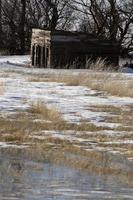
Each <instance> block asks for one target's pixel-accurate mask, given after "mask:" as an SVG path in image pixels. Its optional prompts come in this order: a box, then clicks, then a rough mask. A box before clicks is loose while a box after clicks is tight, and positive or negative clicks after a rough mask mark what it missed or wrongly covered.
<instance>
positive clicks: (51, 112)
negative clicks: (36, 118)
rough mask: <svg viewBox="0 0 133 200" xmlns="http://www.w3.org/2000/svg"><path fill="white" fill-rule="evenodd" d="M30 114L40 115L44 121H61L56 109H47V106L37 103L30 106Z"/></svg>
mask: <svg viewBox="0 0 133 200" xmlns="http://www.w3.org/2000/svg"><path fill="white" fill-rule="evenodd" d="M30 112H31V113H34V114H40V115H42V117H43V118H44V119H46V120H50V121H59V120H61V115H60V114H59V112H58V111H57V109H56V108H48V106H47V105H45V104H43V103H41V102H39V101H38V102H35V103H32V104H31V108H30Z"/></svg>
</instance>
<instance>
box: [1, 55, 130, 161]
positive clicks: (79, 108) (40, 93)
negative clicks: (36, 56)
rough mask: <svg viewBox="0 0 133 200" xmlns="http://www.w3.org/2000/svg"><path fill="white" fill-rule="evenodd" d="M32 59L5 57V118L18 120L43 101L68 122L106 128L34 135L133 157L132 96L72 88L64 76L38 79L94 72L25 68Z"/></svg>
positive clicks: (3, 87)
mask: <svg viewBox="0 0 133 200" xmlns="http://www.w3.org/2000/svg"><path fill="white" fill-rule="evenodd" d="M29 62H30V58H29V56H8V57H7V56H4V57H0V87H1V90H0V117H1V118H2V119H3V118H5V119H7V118H8V119H11V120H13V119H14V118H13V117H14V115H15V113H19V112H20V113H21V112H27V110H28V109H30V107H31V105H32V104H34V103H36V102H39V103H41V104H44V105H47V106H48V108H50V109H56V110H57V111H58V112H59V113H60V115H61V117H62V118H63V119H64V120H65V121H66V122H67V123H73V124H81V123H82V124H83V123H85V124H87V123H88V124H93V125H94V126H95V127H100V128H101V130H100V129H99V128H98V129H97V130H96V131H92V130H90V131H89V130H87V131H85V130H81V131H74V130H64V131H55V130H49V131H46V130H43V131H42V130H41V131H40V132H39V131H38V132H36V133H35V134H34V133H32V137H34V138H38V139H39V140H42V139H44V138H46V137H53V138H59V139H61V140H68V141H71V142H73V144H74V145H77V146H82V148H84V150H86V151H90V150H92V149H95V150H98V151H110V152H111V153H114V154H116V153H118V154H125V155H127V156H128V158H129V159H130V160H131V159H133V154H132V153H133V126H132V123H131V121H132V120H131V118H132V116H133V114H132V111H133V98H132V97H124V96H123V97H119V96H111V95H109V94H108V93H107V92H103V91H99V90H92V89H91V88H89V87H87V86H80V85H78V86H71V85H67V84H65V83H63V82H60V81H59V80H58V82H55V81H54V82H53V81H52V80H51V81H35V80H34V78H36V79H37V77H38V76H44V77H49V76H54V75H55V76H59V75H60V74H67V76H69V75H70V76H72V75H75V74H76V75H77V74H80V73H93V72H92V71H91V72H89V71H88V70H70V71H68V70H53V69H33V68H28V67H27V68H26V67H22V66H23V65H26V66H28V65H29ZM130 72H131V71H130ZM101 73H102V72H101ZM104 73H105V72H104ZM122 76H123V81H124V82H125V84H126V81H130V82H131V81H132V78H133V74H131V73H130V74H123V75H122ZM112 77H114V79H115V73H114V74H113V73H112ZM30 79H31V81H30ZM97 81H98V80H97ZM99 84H100V83H99ZM126 115H127V118H128V119H127V121H126V120H125V119H126ZM128 115H129V116H128ZM6 145H7V144H5V142H3V143H2V142H0V147H5V146H6ZM9 145H10V144H9ZM10 146H11V145H10ZM128 147H130V148H128Z"/></svg>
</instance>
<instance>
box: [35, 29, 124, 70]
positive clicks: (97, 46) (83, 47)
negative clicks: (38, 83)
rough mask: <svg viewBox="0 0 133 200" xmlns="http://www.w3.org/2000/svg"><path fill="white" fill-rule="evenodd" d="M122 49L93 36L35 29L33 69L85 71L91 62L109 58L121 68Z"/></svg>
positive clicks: (115, 44)
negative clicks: (78, 69) (120, 54)
mask: <svg viewBox="0 0 133 200" xmlns="http://www.w3.org/2000/svg"><path fill="white" fill-rule="evenodd" d="M119 51H120V48H119V45H118V44H117V43H113V42H111V41H109V40H106V39H101V38H97V37H95V36H94V35H93V34H88V33H82V32H70V31H59V30H58V31H57V30H56V31H49V30H41V29H33V31H32V42H31V54H32V66H34V67H40V68H64V67H65V68H69V67H70V66H72V65H74V63H76V62H77V63H78V64H79V65H78V64H77V65H76V67H77V68H85V66H86V65H85V64H86V62H87V60H88V59H89V58H91V59H96V58H98V57H102V58H106V59H107V62H109V63H112V64H114V65H118V60H119Z"/></svg>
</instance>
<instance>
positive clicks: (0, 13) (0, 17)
mask: <svg viewBox="0 0 133 200" xmlns="http://www.w3.org/2000/svg"><path fill="white" fill-rule="evenodd" d="M1 6H2V2H1V0H0V48H1V47H2V44H3V41H2V9H1Z"/></svg>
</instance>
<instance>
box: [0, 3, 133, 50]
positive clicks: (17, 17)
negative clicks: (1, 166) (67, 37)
mask: <svg viewBox="0 0 133 200" xmlns="http://www.w3.org/2000/svg"><path fill="white" fill-rule="evenodd" d="M32 28H42V29H50V30H54V29H63V30H78V31H85V32H90V33H93V34H95V35H97V36H98V37H104V38H108V39H109V40H112V41H117V42H119V43H120V45H123V44H124V45H125V46H126V47H127V48H129V47H130V46H132V41H133V1H132V0H126V1H125V0H0V49H6V50H8V51H9V52H10V53H11V54H15V53H19V54H24V53H25V52H27V51H29V49H30V39H31V30H32Z"/></svg>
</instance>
